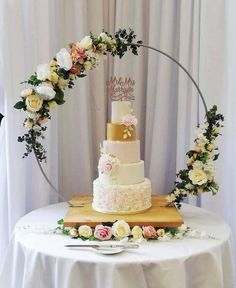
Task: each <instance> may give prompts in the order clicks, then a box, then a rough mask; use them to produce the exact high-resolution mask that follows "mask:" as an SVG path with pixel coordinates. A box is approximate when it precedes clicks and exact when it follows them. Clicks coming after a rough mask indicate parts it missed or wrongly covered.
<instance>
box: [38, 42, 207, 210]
mask: <svg viewBox="0 0 236 288" xmlns="http://www.w3.org/2000/svg"><path fill="white" fill-rule="evenodd" d="M126 46H127V47H128V46H136V47H144V48H148V49H150V50H153V51H156V52H158V53H160V54H162V55H164V56H165V57H167V58H169V59H170V60H171V61H173V62H174V63H175V64H177V65H178V67H179V68H181V69H182V71H184V72H185V74H186V75H187V76H188V77H189V79H190V80H191V81H192V83H193V85H194V86H195V88H196V90H197V91H198V94H199V96H200V98H201V100H202V103H203V106H204V110H205V113H207V111H208V108H207V105H206V101H205V99H204V97H203V94H202V92H201V90H200V88H199V86H198V84H197V82H196V81H195V80H194V78H193V77H192V76H191V74H190V73H189V72H188V70H187V69H186V68H185V67H184V66H183V65H182V64H181V63H179V62H178V61H177V60H176V59H175V58H173V57H172V56H170V55H169V54H167V53H166V52H164V51H162V50H160V49H157V48H154V47H152V46H149V45H145V44H139V43H132V44H126ZM34 155H35V158H36V160H37V163H38V166H39V169H40V171H41V173H42V175H43V176H44V178H45V180H46V181H47V183H48V184H49V186H50V187H51V188H52V189H53V191H54V192H55V193H56V194H57V195H58V197H59V198H60V199H61V200H63V201H65V202H67V203H68V204H69V205H70V206H74V205H73V204H72V203H71V202H70V201H68V200H66V199H65V197H64V196H63V195H61V194H60V193H59V192H58V190H57V189H56V187H55V186H54V185H53V184H52V182H51V181H50V180H49V178H48V177H47V175H46V173H45V171H44V170H43V168H42V165H41V163H40V161H39V159H38V157H37V155H36V153H35V149H34Z"/></svg>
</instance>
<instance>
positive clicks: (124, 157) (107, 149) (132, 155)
mask: <svg viewBox="0 0 236 288" xmlns="http://www.w3.org/2000/svg"><path fill="white" fill-rule="evenodd" d="M103 151H104V153H107V154H112V155H114V156H116V157H117V158H118V159H119V160H120V162H121V163H134V162H139V161H140V141H139V140H136V141H127V142H124V141H111V140H104V141H103Z"/></svg>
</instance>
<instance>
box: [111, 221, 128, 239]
mask: <svg viewBox="0 0 236 288" xmlns="http://www.w3.org/2000/svg"><path fill="white" fill-rule="evenodd" d="M112 233H113V235H114V236H115V237H116V238H118V239H122V238H125V237H127V236H129V235H130V227H129V224H128V223H126V222H125V221H124V220H118V221H116V222H115V223H114V224H113V225H112Z"/></svg>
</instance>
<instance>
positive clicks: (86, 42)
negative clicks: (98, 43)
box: [77, 36, 93, 50]
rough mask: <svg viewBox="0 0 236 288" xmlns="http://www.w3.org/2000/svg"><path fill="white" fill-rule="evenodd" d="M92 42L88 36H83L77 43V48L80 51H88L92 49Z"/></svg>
mask: <svg viewBox="0 0 236 288" xmlns="http://www.w3.org/2000/svg"><path fill="white" fill-rule="evenodd" d="M92 45H93V41H92V39H91V38H90V36H85V37H84V38H83V39H82V40H81V41H80V42H78V43H77V46H78V47H79V48H80V49H85V50H89V49H91V48H92Z"/></svg>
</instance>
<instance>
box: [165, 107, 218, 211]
mask: <svg viewBox="0 0 236 288" xmlns="http://www.w3.org/2000/svg"><path fill="white" fill-rule="evenodd" d="M216 111H217V107H216V106H213V108H212V109H211V110H209V111H208V112H207V113H206V121H205V122H204V123H203V124H201V125H200V126H199V127H198V129H197V138H196V139H195V140H194V142H195V147H194V148H193V149H192V150H190V151H188V152H187V155H188V160H187V168H186V169H184V170H180V171H179V173H178V174H177V177H178V180H177V181H175V188H174V189H173V190H172V192H171V193H170V194H169V196H167V200H168V201H169V202H170V203H175V204H176V205H177V207H178V208H180V207H181V204H180V202H181V201H183V199H184V198H185V197H186V196H187V195H189V194H190V195H194V196H196V195H199V194H201V193H203V192H210V191H211V192H212V194H213V195H215V194H216V193H217V191H218V189H219V185H218V184H217V183H216V181H215V179H214V172H215V167H214V161H216V160H217V159H218V157H219V152H218V148H217V146H216V138H217V137H218V136H219V135H220V128H221V127H223V126H222V124H221V121H223V120H224V117H223V115H221V114H217V113H216Z"/></svg>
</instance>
